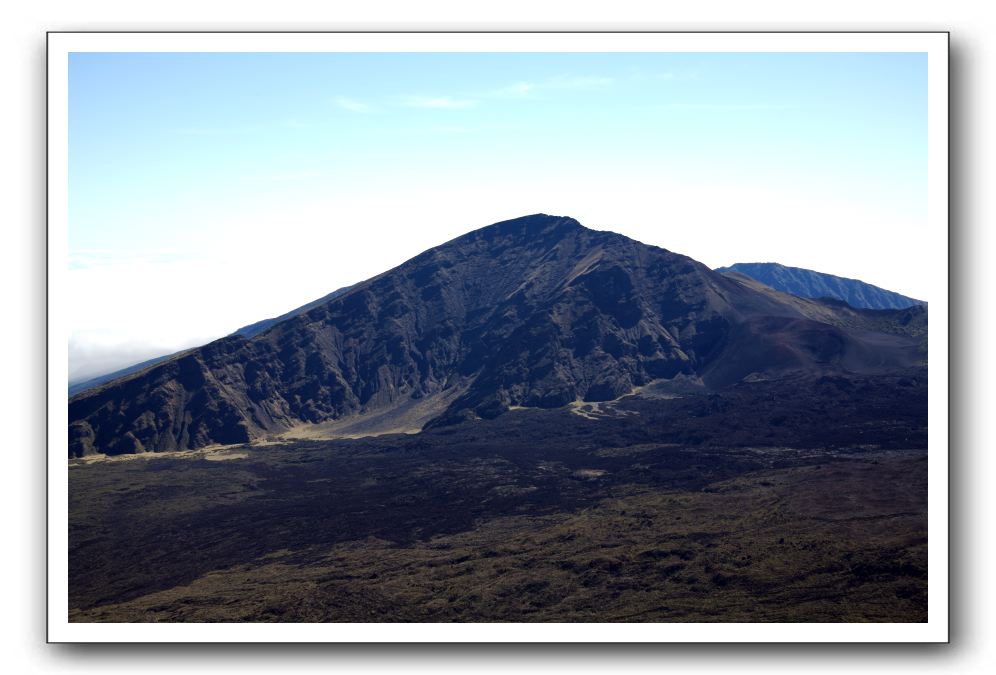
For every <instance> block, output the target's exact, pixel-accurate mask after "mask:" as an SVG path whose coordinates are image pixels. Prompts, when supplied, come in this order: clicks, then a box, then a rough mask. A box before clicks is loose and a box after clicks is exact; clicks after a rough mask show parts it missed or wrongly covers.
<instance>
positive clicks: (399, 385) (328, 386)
mask: <svg viewBox="0 0 996 675" xmlns="http://www.w3.org/2000/svg"><path fill="white" fill-rule="evenodd" d="M926 321H927V316H926V308H924V307H913V308H909V309H906V310H893V311H871V310H856V309H854V308H852V307H848V306H846V305H844V304H842V303H828V302H822V301H813V300H806V299H802V298H798V297H794V296H791V295H787V294H783V293H780V292H777V291H775V290H773V289H771V288H769V287H767V286H764V285H762V284H759V283H757V282H755V281H752V280H750V279H748V278H746V277H740V276H727V275H723V274H719V273H717V272H714V271H712V270H710V269H709V268H708V267H706V266H704V265H702V264H700V263H698V262H696V261H695V260H692V259H691V258H688V257H686V256H683V255H679V254H677V253H672V252H670V251H667V250H665V249H662V248H658V247H655V246H648V245H645V244H642V243H640V242H638V241H634V240H632V239H629V238H627V237H624V236H622V235H619V234H615V233H612V232H603V231H595V230H591V229H587V228H585V227H583V226H582V225H581V224H579V223H578V222H577V221H576V220H574V219H572V218H565V217H557V216H549V215H543V214H538V215H532V216H527V217H523V218H517V219H515V220H509V221H505V222H500V223H496V224H494V225H491V226H488V227H485V228H482V229H479V230H475V231H473V232H470V233H468V234H466V235H464V236H461V237H458V238H457V239H454V240H452V241H450V242H447V243H445V244H442V245H440V246H437V247H435V248H432V249H429V250H428V251H425V252H424V253H422V254H421V255H418V256H416V257H415V258H412V259H411V260H409V261H407V262H405V263H403V264H402V265H400V266H398V267H396V268H394V269H392V270H389V271H387V272H384V273H383V274H381V275H379V276H376V277H374V278H372V279H369V280H367V281H365V282H362V283H359V284H356V285H355V286H352V287H350V288H349V289H347V290H346V291H345V292H342V293H341V294H338V295H335V296H334V297H330V298H328V299H327V301H326V302H323V303H319V304H317V305H315V306H313V307H311V308H310V309H308V310H307V311H306V312H304V313H301V314H296V315H294V316H292V317H290V318H287V319H286V320H282V321H279V322H277V323H275V324H272V325H268V326H267V327H266V329H265V330H263V331H262V332H259V333H256V334H254V335H251V336H246V335H241V334H235V335H231V336H229V337H226V338H223V339H220V340H217V341H215V342H212V343H210V344H208V345H205V346H204V347H201V348H198V349H194V350H189V351H186V352H183V353H182V354H179V355H177V356H175V357H173V358H170V359H168V360H166V361H164V362H161V363H157V364H155V365H153V366H151V367H149V368H146V369H143V370H140V371H138V372H135V373H131V374H129V375H126V376H124V377H122V378H120V379H117V380H115V381H113V382H109V383H106V384H104V385H102V386H99V387H97V388H94V389H91V390H88V391H86V392H84V393H82V394H79V395H77V396H75V397H73V398H72V399H70V401H69V422H70V427H69V432H70V442H69V454H70V456H81V455H86V454H91V453H97V452H99V453H107V454H120V453H131V452H143V451H166V450H179V449H189V448H197V447H203V446H206V445H210V444H215V443H222V444H225V443H244V442H248V441H252V440H255V439H262V438H266V437H270V436H275V435H280V434H286V433H297V434H299V435H302V436H305V437H307V436H309V434H310V435H312V436H313V437H322V435H323V434H325V437H333V436H335V435H354V436H358V435H365V434H371V433H385V432H392V431H409V432H411V431H417V430H418V429H420V428H422V427H424V426H427V425H429V426H440V425H446V424H453V423H458V422H461V421H463V420H468V419H476V418H493V417H496V416H498V415H500V414H502V413H503V412H504V411H506V410H508V409H509V408H513V407H519V406H525V407H543V408H550V407H558V406H564V405H568V404H571V403H572V402H575V401H578V400H583V401H606V400H611V399H616V398H618V397H620V396H623V395H626V394H629V393H631V392H634V391H639V390H640V388H641V387H644V386H647V385H653V387H656V388H658V389H659V388H660V387H664V388H667V387H672V388H674V390H679V389H683V388H684V389H687V388H689V387H690V388H694V389H697V390H710V389H713V390H715V389H721V388H724V387H728V386H730V385H733V384H735V383H737V382H739V381H741V380H743V379H744V378H751V379H757V378H770V377H778V376H779V375H781V374H784V373H787V372H798V371H800V370H802V371H810V372H832V371H849V372H858V373H877V372H884V371H888V370H891V369H897V368H903V367H906V366H909V365H912V364H915V363H918V362H922V361H923V359H924V350H923V341H924V340H925V339H926Z"/></svg>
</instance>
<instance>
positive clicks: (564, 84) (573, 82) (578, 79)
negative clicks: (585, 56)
mask: <svg viewBox="0 0 996 675" xmlns="http://www.w3.org/2000/svg"><path fill="white" fill-rule="evenodd" d="M612 82H613V80H612V78H611V77H602V76H600V75H558V76H557V77H553V78H550V80H549V81H548V82H547V83H546V86H548V87H550V88H552V89H593V88H596V87H607V86H608V85H610V84H612Z"/></svg>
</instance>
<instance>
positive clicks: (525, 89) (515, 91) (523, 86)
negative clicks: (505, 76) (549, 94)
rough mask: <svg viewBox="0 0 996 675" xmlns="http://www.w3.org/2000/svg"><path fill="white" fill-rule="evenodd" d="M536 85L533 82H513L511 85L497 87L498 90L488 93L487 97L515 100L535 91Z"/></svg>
mask: <svg viewBox="0 0 996 675" xmlns="http://www.w3.org/2000/svg"><path fill="white" fill-rule="evenodd" d="M536 88H537V85H536V84H535V83H533V82H513V83H512V84H510V85H508V86H505V87H499V88H498V89H495V90H493V91H492V92H490V94H489V96H493V97H495V98H515V97H519V96H526V95H527V94H529V93H531V92H533V91H535V90H536Z"/></svg>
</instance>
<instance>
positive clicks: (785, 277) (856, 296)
mask: <svg viewBox="0 0 996 675" xmlns="http://www.w3.org/2000/svg"><path fill="white" fill-rule="evenodd" d="M716 271H717V272H719V273H721V274H727V273H730V272H737V273H739V274H743V275H745V276H748V277H750V278H751V279H755V280H757V281H760V282H761V283H762V284H766V285H768V286H771V287H772V288H774V289H775V290H778V291H782V292H784V293H791V294H792V295H798V296H799V297H801V298H835V299H837V300H843V301H844V302H846V303H847V304H849V305H851V306H852V307H858V308H861V309H905V308H907V307H912V306H913V305H923V304H926V303H924V302H923V301H922V300H914V299H913V298H908V297H906V296H905V295H900V294H899V293H894V292H892V291H887V290H885V289H884V288H879V287H878V286H872V285H871V284H866V283H865V282H863V281H858V280H857V279H846V278H844V277H837V276H834V275H832V274H824V273H822V272H814V271H812V270H807V269H802V268H801V267H786V266H785V265H779V264H778V263H736V264H733V265H730V266H729V267H719V268H717V269H716Z"/></svg>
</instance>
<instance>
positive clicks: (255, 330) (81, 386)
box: [69, 286, 352, 398]
mask: <svg viewBox="0 0 996 675" xmlns="http://www.w3.org/2000/svg"><path fill="white" fill-rule="evenodd" d="M350 288H352V287H351V286H344V287H343V288H340V289H338V290H335V291H332V292H331V293H329V294H328V295H326V296H323V297H321V298H318V299H317V300H313V301H311V302H309V303H308V304H306V305H301V306H300V307H298V308H296V309H292V310H291V311H289V312H287V313H285V314H281V315H280V316H277V317H274V318H272V319H263V320H262V321H257V322H256V323H251V324H249V325H248V326H243V327H242V328H239V329H238V330H236V331H233V332H232V333H231V335H242V336H243V337H247V338H250V337H253V336H256V335H259V334H260V333H262V332H263V331H265V330H266V329H268V328H270V327H272V326H275V325H277V324H278V323H280V322H281V321H286V320H287V319H290V318H293V317H295V316H297V315H298V314H303V313H304V312H307V311H308V310H310V309H313V308H315V307H317V306H319V305H321V304H323V303H326V302H329V301H330V300H334V299H335V298H337V297H339V296H340V295H342V294H343V293H345V292H346V291H348V290H349V289H350ZM186 351H189V350H187V349H182V350H180V351H178V352H173V353H172V354H164V355H163V356H156V357H154V358H151V359H148V360H146V361H142V362H141V363H136V364H135V365H132V366H127V367H125V368H121V369H119V370H115V371H113V372H110V373H105V374H103V375H98V376H96V377H91V378H87V379H86V380H82V381H79V382H70V383H69V397H70V398H72V397H73V396H75V395H76V394H80V393H82V392H84V391H87V390H88V389H93V388H94V387H99V386H100V385H102V384H106V383H107V382H111V381H113V380H116V379H118V378H121V377H124V376H125V375H131V374H132V373H137V372H139V371H141V370H145V369H146V368H150V367H152V366H154V365H156V364H157V363H162V362H163V361H165V360H167V359H171V358H173V357H174V356H179V355H180V354H182V353H184V352H186Z"/></svg>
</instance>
